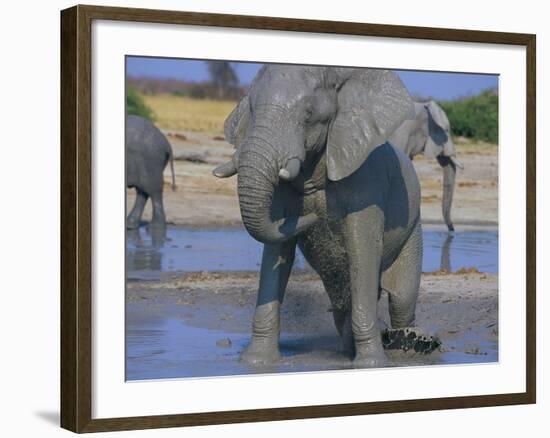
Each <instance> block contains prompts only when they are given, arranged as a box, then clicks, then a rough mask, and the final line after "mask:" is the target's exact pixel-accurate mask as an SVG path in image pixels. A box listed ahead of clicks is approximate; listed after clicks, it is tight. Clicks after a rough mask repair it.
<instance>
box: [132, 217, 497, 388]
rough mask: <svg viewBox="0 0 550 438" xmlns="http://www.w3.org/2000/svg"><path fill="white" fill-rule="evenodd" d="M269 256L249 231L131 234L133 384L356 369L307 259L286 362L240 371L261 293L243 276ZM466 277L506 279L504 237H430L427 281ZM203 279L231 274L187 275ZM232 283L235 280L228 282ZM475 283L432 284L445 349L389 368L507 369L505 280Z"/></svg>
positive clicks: (394, 357) (432, 320) (406, 356)
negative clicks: (502, 326)
mask: <svg viewBox="0 0 550 438" xmlns="http://www.w3.org/2000/svg"><path fill="white" fill-rule="evenodd" d="M261 250H262V246H261V244H259V243H257V242H256V241H254V240H253V239H252V238H251V237H249V235H248V234H247V233H246V231H244V230H241V229H223V230H196V229H189V228H183V227H168V228H167V229H166V231H165V232H160V233H159V232H156V233H154V232H152V231H151V230H148V229H147V228H141V229H140V230H137V231H134V232H128V235H127V276H128V280H129V283H128V292H127V307H126V378H127V380H148V379H172V378H195V377H208V376H229V375H245V374H254V373H273V372H302V371H324V370H338V369H349V368H351V361H350V358H349V357H347V356H346V355H345V354H343V353H342V349H341V341H340V338H339V336H338V334H337V332H336V330H335V328H334V323H333V321H332V315H331V313H328V312H327V309H328V308H329V307H330V303H329V301H328V298H327V297H326V294H324V293H318V292H315V291H316V290H317V289H316V287H317V286H315V285H316V282H317V281H318V280H316V278H317V277H316V276H312V275H310V274H309V273H308V271H307V270H308V269H309V268H308V266H307V263H306V262H305V260H304V258H303V256H301V254H299V255H298V257H297V260H296V265H295V270H296V275H297V276H298V277H300V276H302V277H304V278H306V277H307V278H315V280H313V279H310V280H307V281H305V282H300V281H302V280H298V281H297V282H296V283H294V286H292V284H291V285H290V286H292V287H291V288H290V289H292V290H290V291H289V292H288V293H287V298H285V305H284V306H283V313H282V316H281V319H282V322H281V327H282V332H281V341H280V347H281V354H282V359H281V361H280V362H279V363H277V364H276V365H274V366H273V367H267V368H251V367H249V366H247V365H246V364H243V363H241V362H239V355H240V353H241V352H242V351H243V349H244V348H245V347H246V346H247V345H248V342H249V341H250V328H251V327H250V326H251V321H252V317H253V311H254V301H255V293H256V288H257V284H256V281H257V280H254V279H253V280H248V283H247V285H246V284H245V283H246V281H247V280H241V277H239V276H240V275H242V274H241V272H242V271H253V272H257V271H258V270H259V263H260V260H261ZM463 267H466V268H472V267H475V268H477V269H478V270H479V271H481V272H486V273H498V233H497V232H490V231H468V232H456V233H455V234H454V235H452V236H450V235H448V234H447V233H446V232H439V231H436V230H430V229H427V230H425V231H424V260H423V271H425V272H429V271H437V270H439V269H446V270H447V271H456V270H457V269H460V268H463ZM204 271H208V272H224V271H225V272H226V274H224V277H222V278H221V279H219V277H217V278H218V280H216V281H212V282H209V281H208V280H201V281H199V283H193V282H188V281H187V280H184V279H183V280H182V278H184V276H185V275H186V273H190V272H204ZM172 274H175V275H172ZM190 275H194V274H190ZM225 275H226V276H227V278H228V279H229V278H231V280H225V278H226V277H225ZM451 277H452V278H451ZM462 277H464V279H462ZM471 277H472V278H473V279H472V278H470V279H469V280H468V279H467V278H466V277H465V276H462V275H460V276H456V275H451V276H443V277H441V276H432V277H430V278H429V279H428V280H426V285H425V287H426V288H429V290H430V291H431V292H430V293H434V292H433V291H436V292H437V291H441V294H442V295H437V294H436V295H430V294H426V292H424V294H423V295H422V296H421V299H423V300H424V301H419V305H418V306H417V323H418V325H419V327H422V328H425V329H426V330H427V331H428V332H429V333H434V334H438V335H441V339H442V341H443V346H442V349H441V351H437V352H435V353H432V354H430V355H423V354H411V353H404V352H402V351H399V352H395V351H391V352H388V358H389V361H390V366H394V367H398V366H399V367H400V366H419V365H448V364H469V363H484V362H496V361H498V298H497V295H496V277H495V276H494V275H490V274H487V275H483V274H472V276H471ZM474 277H475V278H474ZM485 277H486V279H485V280H483V278H485ZM206 278H208V275H206ZM242 278H245V277H242ZM217 281H218V282H217ZM449 281H451V283H449ZM483 281H485V282H492V283H491V284H494V285H495V286H494V289H493V290H494V291H495V293H493V295H491V294H487V293H485V292H483V291H482V290H481V289H480V292H479V293H480V294H481V295H475V294H474V295H471V294H470V295H469V293H470V292H471V291H476V290H477V288H478V286H482V284H480V283H479V282H483ZM174 282H175V283H177V285H176V286H174V284H175V283H174ZM453 282H454V283H453ZM461 282H469V283H468V284H465V283H461ZM291 283H292V282H291ZM430 283H434V284H432V285H430ZM245 286H246V287H245ZM457 287H458V289H457ZM485 288H486V286H485ZM245 289H246V290H245ZM485 290H486V289H485ZM455 292H456V293H455ZM476 293H477V292H476ZM483 293H485V295H483ZM381 303H382V304H381V305H380V306H379V314H380V315H379V318H380V319H381V320H384V319H385V320H386V321H385V322H386V324H387V323H388V321H387V314H388V310H387V297H386V298H385V299H384V298H383V299H382V300H381Z"/></svg>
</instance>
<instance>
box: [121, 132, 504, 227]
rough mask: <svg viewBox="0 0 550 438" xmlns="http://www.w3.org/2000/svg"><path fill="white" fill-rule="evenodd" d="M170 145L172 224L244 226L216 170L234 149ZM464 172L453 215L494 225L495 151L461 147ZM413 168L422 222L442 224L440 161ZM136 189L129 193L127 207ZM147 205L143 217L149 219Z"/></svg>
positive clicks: (191, 136)
mask: <svg viewBox="0 0 550 438" xmlns="http://www.w3.org/2000/svg"><path fill="white" fill-rule="evenodd" d="M165 134H166V135H167V138H168V139H169V141H170V143H171V144H172V148H173V150H174V155H175V157H176V161H175V174H176V185H177V189H176V191H172V190H171V189H170V187H169V183H170V170H169V166H167V168H166V170H165V173H164V174H165V194H164V204H165V209H166V217H167V220H168V221H169V222H170V223H173V224H176V225H186V226H196V225H200V226H226V225H236V224H240V223H241V218H240V213H239V207H238V203H237V193H236V184H237V181H236V178H228V179H222V180H220V179H218V178H215V177H214V176H212V173H211V172H212V170H213V169H214V167H215V166H216V165H218V164H220V163H223V162H225V161H227V159H228V158H229V157H230V156H231V154H232V153H233V147H232V146H231V145H230V144H228V143H226V142H225V141H224V140H223V137H220V136H219V134H205V133H197V132H182V131H165ZM457 149H458V158H459V160H460V161H461V162H462V163H463V164H464V170H460V169H459V170H458V174H457V180H456V188H455V194H454V202H453V210H452V217H453V221H454V223H455V225H456V226H457V229H460V226H471V225H496V224H497V222H498V199H497V194H498V157H497V154H496V148H494V147H493V148H489V149H487V148H486V147H485V148H483V149H481V148H480V150H479V152H477V151H476V148H475V145H467V146H465V147H464V148H463V149H464V153H461V145H460V144H459V145H458V146H457ZM414 164H415V168H416V170H417V173H418V176H419V178H420V182H421V186H422V219H423V223H426V224H442V223H443V219H442V215H441V194H442V172H441V168H440V167H439V165H438V163H437V161H436V160H427V159H425V158H424V157H422V156H418V157H416V158H415V160H414ZM133 200H134V191H133V190H128V197H127V201H128V208H131V207H132V205H133ZM150 208H151V207H150V205H149V204H148V206H147V208H146V211H145V214H144V219H145V220H148V218H150V214H151V212H150Z"/></svg>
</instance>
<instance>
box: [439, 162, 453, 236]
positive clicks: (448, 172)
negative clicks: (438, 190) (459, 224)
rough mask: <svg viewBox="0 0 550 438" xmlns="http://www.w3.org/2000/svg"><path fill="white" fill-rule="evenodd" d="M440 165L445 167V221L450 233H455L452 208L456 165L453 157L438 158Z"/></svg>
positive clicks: (443, 203) (442, 205) (443, 206)
mask: <svg viewBox="0 0 550 438" xmlns="http://www.w3.org/2000/svg"><path fill="white" fill-rule="evenodd" d="M437 160H438V161H439V164H440V165H441V167H443V202H442V204H441V207H442V210H443V219H444V221H445V224H446V225H447V228H448V229H449V231H454V225H453V222H452V220H451V206H452V203H453V193H454V189H455V178H456V165H455V163H454V162H453V160H452V159H451V157H446V156H441V155H440V156H439V157H437Z"/></svg>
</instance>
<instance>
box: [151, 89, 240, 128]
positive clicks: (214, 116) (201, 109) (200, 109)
mask: <svg viewBox="0 0 550 438" xmlns="http://www.w3.org/2000/svg"><path fill="white" fill-rule="evenodd" d="M143 98H144V99H145V102H146V103H147V105H149V106H150V107H151V109H152V110H153V111H154V113H155V118H156V124H157V126H158V127H159V128H162V129H174V130H182V131H195V132H209V133H217V134H223V123H224V122H225V119H226V117H227V116H228V115H229V113H230V112H231V111H232V110H233V108H235V105H236V102H232V101H216V100H208V99H204V100H199V99H191V98H189V97H180V96H173V95H169V94H160V95H155V96H143Z"/></svg>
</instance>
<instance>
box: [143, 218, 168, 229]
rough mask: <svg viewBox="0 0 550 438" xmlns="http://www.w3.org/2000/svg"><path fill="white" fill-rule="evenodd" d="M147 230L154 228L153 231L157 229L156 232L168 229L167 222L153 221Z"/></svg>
mask: <svg viewBox="0 0 550 438" xmlns="http://www.w3.org/2000/svg"><path fill="white" fill-rule="evenodd" d="M147 228H152V229H155V230H162V229H164V228H166V221H164V220H160V219H159V220H153V221H151V222H149V224H148V225H147Z"/></svg>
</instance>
